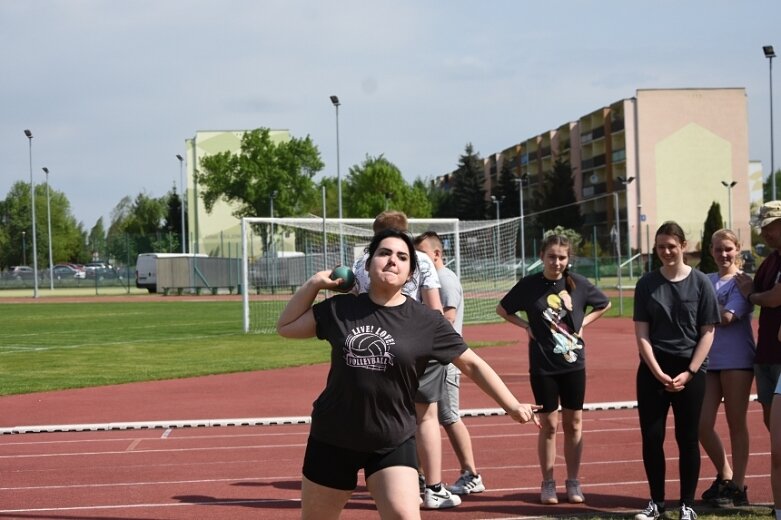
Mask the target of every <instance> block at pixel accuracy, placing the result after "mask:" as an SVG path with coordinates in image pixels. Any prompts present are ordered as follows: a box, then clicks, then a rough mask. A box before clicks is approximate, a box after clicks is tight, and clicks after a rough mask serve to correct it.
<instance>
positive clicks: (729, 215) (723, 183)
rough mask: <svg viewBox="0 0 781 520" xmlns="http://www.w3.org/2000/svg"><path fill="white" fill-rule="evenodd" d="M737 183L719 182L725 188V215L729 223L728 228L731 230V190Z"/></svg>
mask: <svg viewBox="0 0 781 520" xmlns="http://www.w3.org/2000/svg"><path fill="white" fill-rule="evenodd" d="M737 183H738V181H732V182H727V181H721V184H722V185H723V186H724V187H725V188H727V208H728V209H727V215H728V219H729V220H727V222H729V224H728V227H729V228H730V229H732V188H734V187H735V185H736V184H737Z"/></svg>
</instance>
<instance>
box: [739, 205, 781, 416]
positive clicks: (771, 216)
mask: <svg viewBox="0 0 781 520" xmlns="http://www.w3.org/2000/svg"><path fill="white" fill-rule="evenodd" d="M755 223H756V224H757V225H758V226H759V228H760V233H761V235H762V238H763V239H764V240H765V243H766V244H767V246H768V247H769V248H771V249H772V250H773V251H772V252H771V253H770V254H769V255H768V257H767V258H765V260H763V261H762V263H761V264H760V266H759V268H757V272H756V274H755V275H754V279H753V280H752V279H751V277H750V276H748V275H747V274H742V273H739V274H737V275H735V281H736V282H737V284H738V287H740V292H741V293H742V294H743V296H745V297H746V299H748V301H749V302H750V303H752V304H754V305H758V306H759V307H760V310H759V328H758V333H757V354H756V357H755V358H754V378H755V379H756V387H757V400H758V401H759V403H760V404H761V405H762V414H763V419H764V421H765V426H767V427H768V428H770V410H771V407H772V404H773V392H774V390H775V388H776V385H777V384H778V380H779V376H780V375H781V341H780V340H779V339H778V330H779V327H781V284H779V283H778V282H779V280H781V201H779V200H772V201H770V202H766V203H765V204H763V205H762V206H761V207H760V208H759V215H758V217H757V219H756V221H755Z"/></svg>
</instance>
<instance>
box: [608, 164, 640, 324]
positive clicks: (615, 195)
mask: <svg viewBox="0 0 781 520" xmlns="http://www.w3.org/2000/svg"><path fill="white" fill-rule="evenodd" d="M617 179H618V182H620V183H621V185H622V186H623V187H624V191H626V187H627V185H628V184H629V183H631V182H632V181H633V180H635V178H634V177H629V178H628V179H624V178H623V177H617ZM613 209H614V212H615V220H616V223H615V224H616V262H617V263H616V272H617V274H618V282H617V284H618V315H619V316H623V315H624V289H623V287H622V285H621V215H620V213H619V211H618V190H613Z"/></svg>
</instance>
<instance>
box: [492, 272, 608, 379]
mask: <svg viewBox="0 0 781 520" xmlns="http://www.w3.org/2000/svg"><path fill="white" fill-rule="evenodd" d="M569 276H570V277H571V278H572V280H573V281H574V282H575V289H574V290H572V291H570V290H569V289H568V288H567V286H566V278H565V277H562V278H561V279H559V280H548V279H547V278H545V276H544V275H543V274H542V273H537V274H532V275H529V276H527V277H525V278H522V279H521V280H520V281H519V282H518V283H516V284H515V286H514V287H513V288H512V289H510V292H508V293H507V294H506V295H505V296H504V298H502V300H501V302H499V303H500V304H501V305H502V307H503V308H504V310H505V311H507V313H508V314H515V313H516V312H518V311H525V312H526V317H527V319H528V321H529V326H531V329H532V334H533V335H534V338H535V339H534V340H529V372H530V373H532V374H535V375H553V374H564V373H567V372H574V371H575V370H583V369H584V368H585V366H586V357H585V350H584V349H583V346H584V342H583V338H581V337H580V336H578V332H579V331H580V328H581V327H582V325H583V317H584V316H585V313H586V308H587V307H589V306H590V307H592V308H593V309H604V308H605V307H607V305H608V303H609V302H610V300H609V299H608V297H607V296H605V295H604V294H603V293H602V291H600V290H599V289H597V288H596V287H594V284H592V283H591V282H589V281H588V279H587V278H585V277H583V276H581V275H579V274H576V273H570V274H569Z"/></svg>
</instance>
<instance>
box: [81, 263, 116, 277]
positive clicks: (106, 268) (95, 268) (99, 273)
mask: <svg viewBox="0 0 781 520" xmlns="http://www.w3.org/2000/svg"><path fill="white" fill-rule="evenodd" d="M84 271H85V272H86V273H87V278H95V277H97V278H118V277H119V274H118V273H117V271H116V269H114V267H113V266H112V265H111V264H109V263H107V262H89V263H87V264H84Z"/></svg>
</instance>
